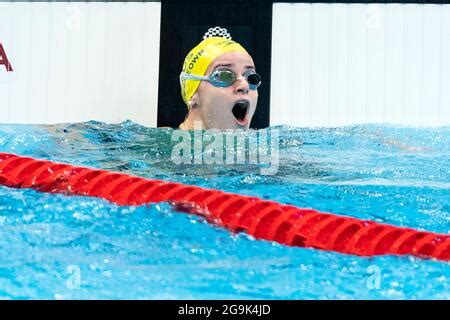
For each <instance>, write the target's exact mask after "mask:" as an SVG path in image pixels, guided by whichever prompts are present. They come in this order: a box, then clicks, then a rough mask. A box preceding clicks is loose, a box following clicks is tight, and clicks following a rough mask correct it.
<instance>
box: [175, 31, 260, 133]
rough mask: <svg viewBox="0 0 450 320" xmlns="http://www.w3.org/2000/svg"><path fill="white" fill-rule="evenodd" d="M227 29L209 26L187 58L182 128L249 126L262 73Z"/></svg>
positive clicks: (235, 127)
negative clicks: (185, 109) (185, 108)
mask: <svg viewBox="0 0 450 320" xmlns="http://www.w3.org/2000/svg"><path fill="white" fill-rule="evenodd" d="M225 33H226V29H222V28H218V27H216V28H211V29H209V30H208V32H207V33H206V34H205V37H204V40H203V41H202V42H200V43H199V44H198V45H197V46H196V47H195V48H194V49H192V50H191V51H190V52H189V54H188V55H187V56H186V59H185V60H184V64H183V70H182V72H181V74H180V85H181V96H182V97H183V101H184V103H185V104H186V106H187V109H188V114H187V116H186V118H185V120H184V121H183V123H181V124H180V129H183V130H193V129H194V128H195V129H203V130H207V129H212V128H215V129H218V130H221V131H224V130H227V129H244V130H246V129H248V128H249V127H250V122H251V120H252V117H253V115H254V113H255V110H256V104H257V102H258V90H257V89H258V87H259V85H260V84H261V77H260V76H259V75H258V74H257V73H256V70H255V64H254V62H253V59H252V57H251V56H250V55H249V54H248V52H247V51H246V50H245V49H244V48H243V47H242V46H241V45H240V44H239V43H237V42H235V41H233V40H231V38H230V37H229V34H227V36H226V37H224V36H223V35H224V34H225ZM218 35H219V36H218Z"/></svg>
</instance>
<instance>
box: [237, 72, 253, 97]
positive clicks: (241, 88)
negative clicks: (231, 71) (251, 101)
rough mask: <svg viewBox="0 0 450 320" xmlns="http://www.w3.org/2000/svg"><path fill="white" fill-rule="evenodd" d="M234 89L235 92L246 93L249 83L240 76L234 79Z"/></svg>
mask: <svg viewBox="0 0 450 320" xmlns="http://www.w3.org/2000/svg"><path fill="white" fill-rule="evenodd" d="M235 90H236V92H237V93H245V94H247V93H248V91H249V90H250V88H249V84H248V82H247V80H246V79H245V78H244V77H243V76H240V77H238V78H237V79H236V82H235Z"/></svg>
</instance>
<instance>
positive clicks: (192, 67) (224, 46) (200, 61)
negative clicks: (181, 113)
mask: <svg viewBox="0 0 450 320" xmlns="http://www.w3.org/2000/svg"><path fill="white" fill-rule="evenodd" d="M230 51H240V52H245V53H247V51H246V50H245V49H244V48H243V47H242V46H241V45H240V44H239V43H237V42H236V41H233V40H231V39H227V38H223V37H210V38H206V39H205V40H203V41H202V42H200V43H199V44H198V45H197V46H196V47H195V48H194V49H192V50H191V51H190V52H189V54H188V55H187V56H186V59H184V63H183V72H185V73H187V74H195V75H198V76H204V75H205V72H206V69H208V66H209V64H210V63H211V62H213V61H214V59H216V58H217V57H218V56H220V55H222V54H224V53H225V52H230ZM180 85H181V96H182V97H183V101H184V103H186V105H187V106H188V110H189V100H190V99H191V97H192V96H193V94H194V93H195V91H196V90H197V88H198V86H199V85H200V80H186V79H180Z"/></svg>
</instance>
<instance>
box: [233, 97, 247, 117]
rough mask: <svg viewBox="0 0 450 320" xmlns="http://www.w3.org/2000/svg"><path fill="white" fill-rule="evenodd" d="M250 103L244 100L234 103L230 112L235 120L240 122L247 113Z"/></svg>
mask: <svg viewBox="0 0 450 320" xmlns="http://www.w3.org/2000/svg"><path fill="white" fill-rule="evenodd" d="M249 107H250V103H249V102H248V101H246V100H240V101H238V102H236V103H235V105H234V107H233V109H232V112H233V115H234V117H235V118H236V120H238V121H240V122H242V121H244V119H245V116H246V115H247V113H248V110H249Z"/></svg>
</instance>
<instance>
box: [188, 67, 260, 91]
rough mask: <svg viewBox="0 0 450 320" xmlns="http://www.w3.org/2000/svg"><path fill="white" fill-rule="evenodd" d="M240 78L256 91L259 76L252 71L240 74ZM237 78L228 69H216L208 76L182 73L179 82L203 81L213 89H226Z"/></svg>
mask: <svg viewBox="0 0 450 320" xmlns="http://www.w3.org/2000/svg"><path fill="white" fill-rule="evenodd" d="M242 77H243V78H244V79H245V80H246V81H247V82H248V86H249V88H250V90H256V89H257V88H258V87H259V85H260V84H261V76H260V75H259V74H257V73H256V72H255V71H254V70H248V71H246V72H244V73H243V74H242ZM238 78H239V77H238V76H237V75H236V74H235V73H234V72H233V71H231V70H228V69H220V68H218V69H216V70H214V71H213V72H212V73H211V74H210V75H209V76H198V75H195V74H188V73H185V72H182V73H181V74H180V82H181V80H183V79H184V80H204V81H208V82H209V83H211V84H212V85H213V86H215V87H220V88H226V87H229V86H231V85H233V83H234V82H235V81H236V80H237V79H238Z"/></svg>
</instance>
